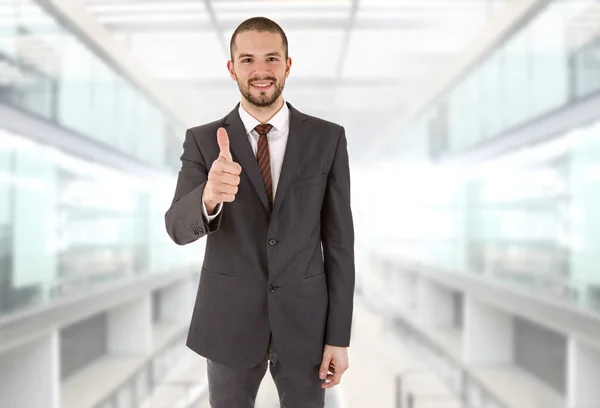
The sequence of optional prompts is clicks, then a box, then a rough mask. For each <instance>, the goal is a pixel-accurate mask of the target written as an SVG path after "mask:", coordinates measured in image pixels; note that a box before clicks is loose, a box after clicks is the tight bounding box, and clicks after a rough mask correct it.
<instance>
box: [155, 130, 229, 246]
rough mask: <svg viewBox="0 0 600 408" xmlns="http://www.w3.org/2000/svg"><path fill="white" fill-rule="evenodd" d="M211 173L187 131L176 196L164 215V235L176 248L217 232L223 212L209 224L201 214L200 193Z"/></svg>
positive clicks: (191, 135) (192, 137)
mask: <svg viewBox="0 0 600 408" xmlns="http://www.w3.org/2000/svg"><path fill="white" fill-rule="evenodd" d="M209 170H210V168H209V167H207V165H206V163H205V162H204V158H203V156H202V154H201V153H200V149H199V147H198V144H197V143H196V139H195V138H194V134H193V133H192V131H191V130H190V129H188V130H187V131H186V134H185V140H184V142H183V154H182V155H181V170H179V175H178V177H177V186H176V188H175V196H174V197H173V201H172V202H171V206H170V207H169V209H168V210H167V212H166V214H165V226H166V228H167V233H168V234H169V236H170V237H171V239H172V240H173V241H174V242H175V243H176V244H177V245H185V244H189V243H191V242H194V241H196V240H198V239H199V238H202V237H203V236H205V235H208V234H210V233H211V232H214V231H216V230H217V229H219V226H220V224H221V219H222V216H223V212H222V211H221V212H219V215H218V216H217V217H216V218H215V219H214V220H212V221H211V222H210V223H209V222H208V220H207V219H206V218H205V217H204V215H203V213H202V212H203V211H202V193H203V191H204V186H206V182H207V180H208V171H209Z"/></svg>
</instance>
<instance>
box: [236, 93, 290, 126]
mask: <svg viewBox="0 0 600 408" xmlns="http://www.w3.org/2000/svg"><path fill="white" fill-rule="evenodd" d="M284 103H285V102H284V100H283V96H279V98H277V100H276V101H275V102H273V103H272V104H271V105H269V106H265V107H260V106H256V105H253V104H251V103H250V102H248V101H247V100H246V98H242V106H243V107H244V109H246V112H248V113H249V114H250V115H252V116H253V117H255V118H256V120H258V121H259V122H260V123H267V122H268V121H269V120H270V119H271V118H272V117H273V116H275V114H276V113H277V112H279V110H280V109H281V107H282V106H283V104H284Z"/></svg>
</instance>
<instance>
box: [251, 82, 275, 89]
mask: <svg viewBox="0 0 600 408" xmlns="http://www.w3.org/2000/svg"><path fill="white" fill-rule="evenodd" d="M252 85H254V86H257V87H259V88H266V87H267V86H271V82H269V83H268V84H252Z"/></svg>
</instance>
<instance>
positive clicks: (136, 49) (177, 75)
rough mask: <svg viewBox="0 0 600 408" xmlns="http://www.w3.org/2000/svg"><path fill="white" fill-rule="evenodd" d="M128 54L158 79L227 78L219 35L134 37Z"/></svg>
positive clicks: (186, 34) (174, 34) (190, 34)
mask: <svg viewBox="0 0 600 408" xmlns="http://www.w3.org/2000/svg"><path fill="white" fill-rule="evenodd" d="M129 44H130V46H131V53H132V54H133V55H134V56H135V57H136V58H137V59H138V60H139V61H140V63H141V64H142V65H143V66H144V67H146V68H147V69H148V70H149V71H150V72H151V73H153V74H154V75H155V76H156V77H157V78H159V79H190V78H197V79H213V78H214V79H227V78H229V74H228V72H227V57H226V55H225V53H224V52H223V49H222V48H221V45H220V42H219V40H218V36H217V34H216V33H214V32H207V33H179V34H177V33H163V34H150V33H149V34H136V35H134V36H132V37H131V38H130V40H129Z"/></svg>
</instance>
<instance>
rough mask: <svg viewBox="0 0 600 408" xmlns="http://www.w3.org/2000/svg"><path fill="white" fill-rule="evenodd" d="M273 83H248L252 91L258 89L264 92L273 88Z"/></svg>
mask: <svg viewBox="0 0 600 408" xmlns="http://www.w3.org/2000/svg"><path fill="white" fill-rule="evenodd" d="M273 83H274V82H273V81H254V82H251V83H250V86H252V87H253V88H254V89H259V90H261V91H265V90H268V89H271V88H272V87H273Z"/></svg>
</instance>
